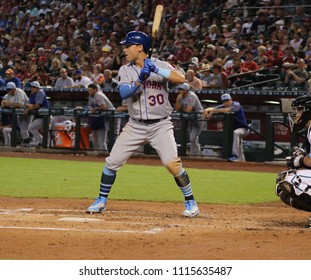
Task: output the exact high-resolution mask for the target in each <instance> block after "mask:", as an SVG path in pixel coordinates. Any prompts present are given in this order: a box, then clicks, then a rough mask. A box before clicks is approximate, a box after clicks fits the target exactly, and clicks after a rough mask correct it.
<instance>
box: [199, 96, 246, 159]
mask: <svg viewBox="0 0 311 280" xmlns="http://www.w3.org/2000/svg"><path fill="white" fill-rule="evenodd" d="M221 101H222V104H221V105H219V106H216V107H209V108H206V109H205V110H204V112H203V118H207V119H210V118H211V117H212V115H213V114H219V113H224V114H229V113H233V114H234V121H233V143H232V156H230V157H229V159H228V160H229V161H245V156H244V151H243V139H244V138H245V137H246V136H247V135H248V133H249V127H248V125H247V121H246V118H245V115H244V111H243V108H242V106H241V104H240V103H239V102H238V101H233V100H232V98H231V95H230V94H229V93H224V94H222V95H221Z"/></svg>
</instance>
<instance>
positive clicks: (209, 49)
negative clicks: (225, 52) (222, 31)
mask: <svg viewBox="0 0 311 280" xmlns="http://www.w3.org/2000/svg"><path fill="white" fill-rule="evenodd" d="M215 50H216V47H215V46H214V45H213V44H208V45H207V46H206V47H204V51H205V52H204V53H203V58H204V59H206V60H207V62H208V63H213V61H214V60H215V59H216V54H215Z"/></svg>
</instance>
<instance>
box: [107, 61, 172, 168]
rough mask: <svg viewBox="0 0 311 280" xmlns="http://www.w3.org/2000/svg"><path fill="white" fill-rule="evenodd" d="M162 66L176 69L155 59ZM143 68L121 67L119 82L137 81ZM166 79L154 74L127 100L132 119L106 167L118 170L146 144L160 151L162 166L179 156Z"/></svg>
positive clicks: (117, 142)
mask: <svg viewBox="0 0 311 280" xmlns="http://www.w3.org/2000/svg"><path fill="white" fill-rule="evenodd" d="M152 60H153V61H154V63H155V65H156V66H158V67H159V68H165V69H172V70H174V68H173V67H172V66H171V65H170V64H168V63H166V62H162V61H159V60H157V59H155V58H152ZM140 71H141V69H140V68H139V67H137V66H135V65H134V64H132V63H129V64H127V65H124V66H121V68H120V70H119V76H120V83H119V85H121V84H130V83H132V82H134V81H136V80H137V78H138V75H139V73H140ZM167 82H168V81H167V79H165V78H163V77H162V76H160V75H158V74H155V73H151V74H150V77H149V78H148V79H146V80H145V81H144V83H143V84H142V85H141V86H140V89H138V90H137V94H135V95H134V96H132V97H129V98H127V99H126V104H127V107H128V112H129V115H130V120H129V121H128V122H127V124H126V125H125V127H124V128H123V130H122V132H121V134H120V136H119V137H118V138H117V140H116V142H115V144H114V146H113V148H112V150H111V153H110V156H109V157H107V158H106V166H107V168H109V169H111V170H118V169H119V168H121V166H122V165H123V164H125V162H126V161H127V160H128V158H129V157H130V156H131V155H132V154H133V153H134V152H136V151H137V149H138V148H139V147H140V146H141V145H143V144H146V143H150V145H151V146H152V147H153V148H154V149H155V150H156V151H157V153H158V155H159V157H160V159H161V161H162V163H163V165H165V166H166V165H167V163H168V162H170V161H172V160H173V159H175V158H177V157H178V153H177V144H176V141H175V138H174V130H173V128H174V126H173V124H172V122H171V118H170V117H169V116H170V114H171V113H172V110H173V108H172V106H171V104H170V101H169V97H168V94H169V93H168V88H167ZM137 120H158V121H156V122H155V123H150V124H147V123H141V122H139V121H137Z"/></svg>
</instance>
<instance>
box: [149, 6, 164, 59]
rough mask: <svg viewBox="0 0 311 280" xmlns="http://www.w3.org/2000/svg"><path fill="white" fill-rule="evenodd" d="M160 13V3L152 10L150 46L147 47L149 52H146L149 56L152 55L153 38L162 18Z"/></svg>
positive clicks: (161, 9)
mask: <svg viewBox="0 0 311 280" xmlns="http://www.w3.org/2000/svg"><path fill="white" fill-rule="evenodd" d="M162 13H163V6H162V5H157V6H156V9H155V12H154V18H153V25H152V32H151V36H150V47H149V52H148V57H149V58H150V57H151V55H152V51H153V40H154V39H155V38H156V36H157V33H158V31H159V27H160V23H161V18H162Z"/></svg>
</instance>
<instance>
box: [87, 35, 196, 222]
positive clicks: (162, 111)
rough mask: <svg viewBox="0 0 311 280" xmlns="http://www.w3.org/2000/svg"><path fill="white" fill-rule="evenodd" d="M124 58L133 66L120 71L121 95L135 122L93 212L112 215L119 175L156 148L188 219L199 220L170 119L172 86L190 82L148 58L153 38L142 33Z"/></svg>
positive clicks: (113, 156)
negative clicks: (137, 155)
mask: <svg viewBox="0 0 311 280" xmlns="http://www.w3.org/2000/svg"><path fill="white" fill-rule="evenodd" d="M120 44H121V45H124V53H125V56H126V60H127V62H128V63H127V64H126V65H123V66H121V68H120V69H119V76H120V83H119V91H120V95H121V97H122V99H126V101H127V106H128V113H129V116H130V119H129V121H128V123H127V124H126V126H125V127H124V128H123V130H122V132H121V134H120V136H119V137H118V138H117V140H116V142H115V144H114V146H113V148H112V150H111V153H110V156H109V157H107V158H106V165H105V168H104V170H103V173H102V177H101V182H100V192H99V197H98V198H97V199H96V201H95V202H94V203H93V204H92V205H91V206H90V207H89V208H88V209H87V212H88V213H100V212H102V211H104V210H106V203H107V198H108V195H109V192H110V190H111V188H112V185H113V183H114V181H115V179H116V172H117V170H119V169H120V168H121V166H122V165H123V164H125V163H126V161H127V160H128V159H129V158H130V156H131V155H132V154H133V153H134V152H135V151H137V149H138V148H139V146H140V145H141V144H145V143H150V145H151V146H152V147H153V148H154V149H155V150H156V151H157V153H158V155H159V157H160V159H161V161H162V163H163V165H164V166H165V167H166V168H167V169H168V171H169V172H170V173H171V174H172V175H173V176H174V179H175V181H176V183H177V185H178V187H179V188H180V190H181V191H182V193H183V195H184V197H185V202H184V205H185V208H186V209H185V211H184V212H183V215H184V216H187V217H195V216H197V215H198V214H199V213H200V211H199V208H198V206H197V203H196V201H195V199H194V197H193V193H192V187H191V183H190V179H189V177H188V174H187V173H186V171H185V170H184V169H183V167H182V164H181V160H180V158H179V157H178V154H177V145H176V142H175V138H174V133H173V124H172V122H171V118H170V114H171V112H172V110H173V109H172V107H171V105H170V102H169V98H168V88H167V83H168V81H170V82H173V83H177V84H181V83H183V82H184V81H185V77H184V76H183V75H181V74H180V73H179V72H177V71H175V70H174V68H173V67H172V66H171V65H170V64H168V63H166V62H163V61H160V60H158V59H156V58H151V59H148V58H147V53H148V50H149V45H150V39H149V36H148V35H147V34H145V33H143V32H140V31H131V32H129V33H128V34H127V35H126V37H125V40H123V41H121V42H120Z"/></svg>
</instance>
